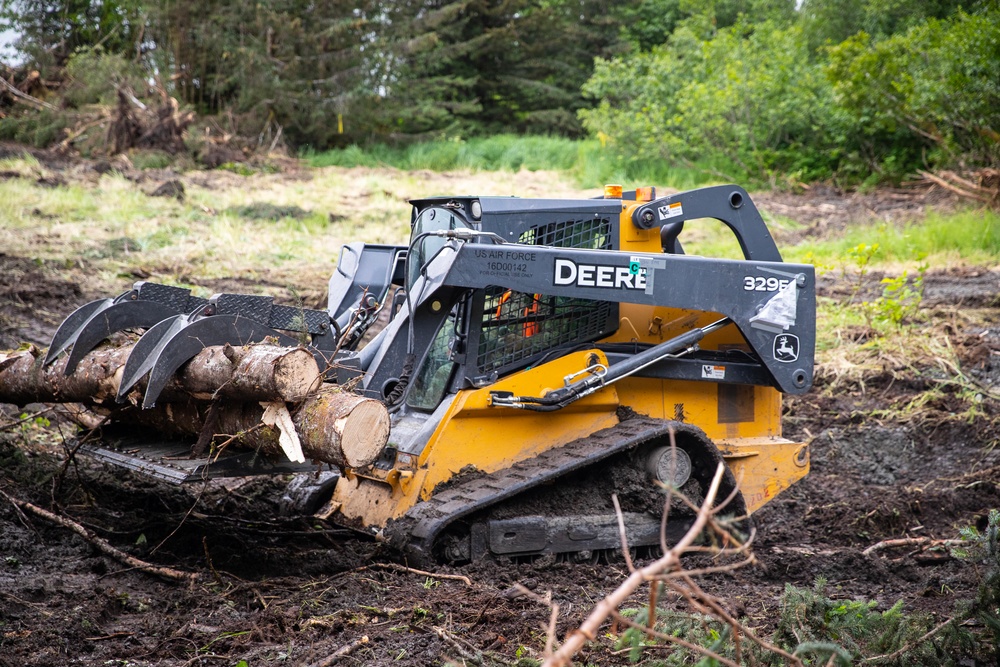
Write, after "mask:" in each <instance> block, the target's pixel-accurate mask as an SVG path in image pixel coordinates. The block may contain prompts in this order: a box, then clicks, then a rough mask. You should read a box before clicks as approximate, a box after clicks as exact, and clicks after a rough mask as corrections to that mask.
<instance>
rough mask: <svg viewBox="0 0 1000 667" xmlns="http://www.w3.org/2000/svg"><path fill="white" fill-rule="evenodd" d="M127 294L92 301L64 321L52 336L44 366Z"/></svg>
mask: <svg viewBox="0 0 1000 667" xmlns="http://www.w3.org/2000/svg"><path fill="white" fill-rule="evenodd" d="M125 294H128V292H124V293H122V294H120V295H119V296H118V297H116V298H114V299H97V300H96V301H91V302H90V303H86V304H84V305H82V306H80V307H79V308H77V309H76V310H74V311H73V312H72V313H70V314H69V315H68V316H67V317H66V319H65V320H63V321H62V324H60V325H59V328H58V329H56V333H55V335H54V336H52V342H51V343H49V351H48V353H47V354H46V355H45V361H44V362H43V363H44V365H46V366H48V365H49V364H51V363H52V362H53V361H55V360H56V358H57V357H58V356H59V355H60V354H62V353H63V352H65V351H66V350H67V349H68V348H69V346H70V345H72V344H73V343H74V342H76V339H77V336H79V335H80V330H81V329H82V328H83V327H84V326H85V325H86V324H87V322H89V321H90V319H91V318H92V317H93V316H94V315H96V314H98V313H100V312H102V311H104V310H107V309H108V308H110V307H111V306H113V305H114V304H115V302H116V301H118V299H120V298H121V297H122V296H124V295H125Z"/></svg>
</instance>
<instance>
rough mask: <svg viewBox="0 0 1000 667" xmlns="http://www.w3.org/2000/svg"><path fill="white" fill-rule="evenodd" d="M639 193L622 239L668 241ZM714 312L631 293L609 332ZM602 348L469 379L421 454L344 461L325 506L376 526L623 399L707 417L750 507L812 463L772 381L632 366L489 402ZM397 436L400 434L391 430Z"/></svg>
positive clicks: (701, 321)
mask: <svg viewBox="0 0 1000 667" xmlns="http://www.w3.org/2000/svg"><path fill="white" fill-rule="evenodd" d="M641 203H642V202H641V201H640V202H625V201H623V202H622V224H621V226H620V228H621V229H622V230H623V231H622V238H621V248H622V250H625V251H633V252H646V253H659V252H660V245H659V244H660V237H659V234H658V233H657V230H641V229H636V228H635V226H634V225H632V224H630V223H629V220H630V217H631V215H632V212H633V210H634V208H635V207H636V206H638V205H640V204H641ZM719 317H720V316H719V315H718V314H715V313H709V312H693V311H685V310H680V309H676V308H663V307H650V306H639V305H634V304H627V303H622V304H621V306H620V311H619V327H618V330H617V331H616V332H615V333H614V334H613V335H612V336H609V337H608V338H606V339H604V340H603V341H601V342H638V343H653V344H655V343H660V342H662V341H663V340H664V339H666V338H670V337H672V336H676V335H678V334H681V333H684V332H685V331H688V330H690V329H692V328H694V327H696V326H703V325H705V324H707V323H708V322H711V321H714V320H717V319H719ZM701 347H702V348H703V349H707V350H722V349H733V348H743V349H749V347H748V346H747V345H746V341H745V340H743V339H742V337H741V335H740V334H739V332H738V331H737V330H736V329H735V327H728V328H726V329H724V330H721V331H718V332H715V333H713V334H710V335H709V336H707V337H706V338H705V339H704V340H703V341H702V343H701ZM595 362H596V363H605V364H606V363H607V360H606V358H605V356H604V354H603V353H602V352H601V351H599V350H597V349H592V350H584V351H577V352H573V353H570V354H566V355H565V356H562V357H559V358H557V359H554V360H552V361H549V362H547V363H544V364H541V365H538V366H535V367H532V368H529V369H526V370H523V371H520V372H518V373H515V374H513V375H510V376H508V377H506V378H504V379H502V380H500V381H498V382H496V383H494V384H492V385H490V386H489V387H484V388H481V389H469V390H463V391H460V392H459V393H458V394H457V395H456V396H455V397H454V399H453V400H452V401H451V403H450V405H449V406H448V408H447V411H446V412H445V413H444V416H443V417H442V418H441V420H440V423H439V424H438V425H437V427H436V429H434V431H433V433H432V435H431V436H430V438H429V440H428V442H427V443H426V445H425V446H424V447H423V450H422V453H421V454H420V456H419V457H412V456H409V455H398V456H397V461H396V465H395V466H393V467H391V468H390V469H388V470H367V471H364V472H363V473H361V472H358V471H351V470H348V471H346V474H345V475H344V476H343V477H342V478H341V480H340V482H339V483H338V485H337V487H336V489H335V491H334V495H333V499H332V501H331V504H330V505H329V506H328V508H327V510H326V513H327V514H333V513H339V515H340V517H339V518H340V519H341V521H342V522H345V523H348V524H357V523H360V524H362V525H364V526H366V527H369V528H377V527H381V526H384V525H385V524H386V522H387V521H389V520H390V519H395V518H399V517H401V516H402V515H404V514H405V513H406V512H407V511H408V510H410V509H411V508H412V507H413V506H414V505H415V504H416V503H418V502H420V501H421V500H426V499H428V498H430V497H431V496H432V495H433V494H434V493H435V489H436V488H438V487H439V485H441V484H443V483H445V482H448V481H449V480H451V479H452V478H453V477H455V476H456V475H458V474H459V473H462V472H464V471H467V470H469V469H470V468H473V469H475V470H478V471H482V472H486V473H490V472H495V471H497V470H502V469H504V468H507V467H509V466H510V465H511V464H513V463H516V462H519V461H524V460H527V459H530V458H532V457H535V456H537V455H538V454H539V453H540V452H542V451H545V450H547V449H550V448H554V447H561V446H563V445H566V444H567V443H570V442H572V441H574V440H577V439H579V438H582V437H585V436H587V435H589V434H591V433H594V432H595V431H598V430H601V429H604V428H608V427H610V426H614V425H615V424H617V423H618V421H619V417H618V414H619V409H620V408H628V409H630V410H631V411H633V412H635V413H638V414H642V415H647V416H649V417H653V418H658V419H664V420H676V421H679V422H684V423H688V424H692V425H695V426H697V427H699V428H700V429H702V430H703V431H704V432H705V434H706V435H707V436H708V438H710V439H711V440H712V441H713V442H714V443H715V445H716V446H717V447H718V448H719V450H720V452H721V453H722V455H723V457H724V458H725V461H726V463H727V464H728V465H729V467H730V469H731V470H732V472H733V474H734V476H735V479H736V481H737V484H738V486H739V489H740V491H741V492H742V495H743V497H744V499H745V502H746V506H747V510H748V511H749V512H751V513H752V512H753V511H755V510H757V509H759V508H760V507H762V506H763V505H764V504H766V503H767V502H769V501H770V500H772V499H773V498H774V497H775V496H777V495H778V494H779V493H780V492H781V491H782V490H784V489H786V488H788V487H789V486H790V485H791V484H793V483H794V482H796V481H797V480H799V479H801V478H802V477H804V476H805V475H806V474H807V473H808V471H809V449H808V444H807V443H802V442H793V441H790V440H787V439H785V438H783V437H782V434H781V393H780V392H779V391H778V390H776V389H774V388H772V387H765V386H751V385H737V384H726V383H716V382H697V381H681V380H661V379H652V378H636V377H630V378H626V379H624V380H622V381H621V382H618V383H616V384H615V385H613V386H608V387H606V388H603V389H601V390H599V391H597V392H595V393H593V394H591V395H590V396H587V397H586V398H583V399H581V400H579V401H577V402H576V403H573V404H572V405H570V406H568V407H566V408H564V409H562V410H559V411H556V412H530V411H521V410H509V409H503V408H498V407H494V406H491V404H490V392H495V391H511V392H513V393H515V394H517V395H532V396H543V395H545V394H546V393H547V392H548V391H551V390H553V389H555V388H558V387H561V386H563V383H564V378H565V377H567V376H569V375H572V374H574V373H578V372H580V371H581V370H582V369H584V368H587V367H589V366H592V365H593V364H594V363H595ZM390 444H392V443H391V440H390Z"/></svg>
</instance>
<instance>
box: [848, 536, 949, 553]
mask: <svg viewBox="0 0 1000 667" xmlns="http://www.w3.org/2000/svg"><path fill="white" fill-rule="evenodd" d="M961 543H962V541H961V540H935V539H931V538H930V537H900V538H898V539H894V540H882V541H881V542H878V543H877V544H873V545H871V546H870V547H868V548H867V549H865V550H864V551H862V552H861V555H862V556H871V555H872V554H873V553H875V552H876V551H881V550H883V549H892V548H895V547H914V546H919V547H921V548H920V549H918V551H927V550H928V549H933V548H934V547H953V546H955V545H958V544H961Z"/></svg>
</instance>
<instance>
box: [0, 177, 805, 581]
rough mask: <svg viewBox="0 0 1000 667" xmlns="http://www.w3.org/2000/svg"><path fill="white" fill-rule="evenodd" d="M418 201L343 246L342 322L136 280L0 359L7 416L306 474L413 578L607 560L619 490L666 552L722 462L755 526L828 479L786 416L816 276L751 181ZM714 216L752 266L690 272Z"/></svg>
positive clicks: (801, 385) (315, 491)
mask: <svg viewBox="0 0 1000 667" xmlns="http://www.w3.org/2000/svg"><path fill="white" fill-rule="evenodd" d="M412 205H413V208H412V217H411V235H410V239H409V243H408V244H407V245H405V246H388V245H366V244H363V243H352V244H349V245H347V246H345V247H344V248H343V251H342V253H341V256H340V259H339V263H338V266H337V269H336V271H335V272H334V274H333V276H332V278H331V279H330V285H329V303H328V307H327V309H326V310H308V309H302V308H296V307H292V306H285V305H278V304H275V303H273V301H272V299H270V298H268V297H263V296H249V295H238V294H217V295H215V296H213V297H211V298H209V299H202V298H199V297H196V296H193V295H192V294H191V293H190V291H188V290H185V289H182V288H179V287H173V286H169V285H161V284H156V283H151V282H140V283H136V284H135V285H134V286H133V287H132V288H131V289H128V290H126V291H125V292H123V293H122V294H120V295H118V296H117V297H114V298H108V299H101V300H98V301H95V302H92V303H89V304H86V305H84V306H82V307H80V308H79V309H77V310H76V311H75V312H73V313H72V314H70V315H69V316H68V317H67V318H66V320H65V321H64V322H63V324H62V325H61V326H60V328H59V329H58V331H57V333H56V335H55V337H54V339H53V341H52V343H51V346H50V348H49V350H48V352H47V354H44V355H43V354H41V353H38V354H35V355H31V354H21V355H12V356H8V357H7V358H6V359H4V360H2V361H0V402H14V403H26V402H31V401H49V402H53V401H62V402H77V403H82V404H84V405H85V407H86V410H85V411H83V412H82V413H81V416H86V417H88V418H89V419H90V422H89V423H90V424H91V426H96V427H97V428H98V432H99V434H100V437H99V438H88V439H87V440H86V442H84V443H83V444H82V445H81V448H80V451H81V452H82V453H85V454H87V455H89V456H92V457H95V458H97V459H99V460H100V461H104V462H106V463H108V464H111V465H115V466H120V467H124V468H127V469H130V470H133V471H135V472H137V473H140V474H145V475H151V476H153V477H156V478H159V479H161V480H164V481H167V482H173V483H187V482H193V481H198V480H203V479H206V478H209V477H212V476H221V475H251V474H281V475H287V474H289V473H298V474H299V477H297V478H295V482H294V483H293V485H292V486H293V489H292V491H290V494H289V498H291V499H293V500H294V501H295V502H298V503H299V508H300V509H301V507H303V506H305V505H310V506H309V510H310V511H315V512H317V513H319V514H320V515H321V516H322V517H324V518H326V519H328V520H329V521H331V522H334V523H336V524H340V525H343V526H347V527H350V528H352V529H354V530H356V531H359V532H362V533H366V534H369V535H373V536H375V537H376V538H378V539H382V540H386V541H388V542H391V543H392V544H395V545H396V546H398V547H399V548H400V549H402V550H404V551H405V552H406V554H407V556H408V558H409V559H411V561H413V562H434V561H449V562H466V561H470V560H477V559H481V558H489V557H521V556H528V557H530V556H534V555H536V554H567V555H570V556H572V557H574V558H590V557H593V555H594V554H599V553H601V552H602V551H605V550H609V549H615V548H617V547H619V546H620V538H619V534H618V529H617V518H616V513H615V510H614V509H613V506H612V503H611V495H612V494H617V497H618V499H619V500H620V501H621V506H622V512H623V516H624V518H625V523H626V526H627V531H628V538H629V543H630V544H631V545H633V546H641V545H654V546H655V545H658V544H660V530H661V529H660V516H661V512H662V510H663V503H664V494H663V489H664V487H665V486H670V487H671V488H675V489H679V490H681V491H682V492H683V493H684V494H685V495H686V496H688V497H689V498H691V499H692V500H693V501H695V502H698V501H699V500H700V499H701V498H702V497H703V494H704V492H705V491H706V490H707V484H708V482H709V481H710V480H711V478H712V476H713V475H714V473H715V471H716V469H717V467H718V464H719V463H720V462H724V464H725V476H724V480H723V487H722V490H721V492H720V493H719V498H720V499H727V500H728V504H727V505H726V507H725V510H724V511H725V512H726V513H728V514H731V515H732V516H734V517H744V516H747V515H750V514H752V513H753V512H754V511H756V510H757V509H759V508H760V507H762V506H763V505H764V504H766V503H767V502H769V501H770V500H771V499H773V498H774V497H775V496H776V495H778V494H779V493H780V492H781V491H782V490H783V489H786V488H787V487H788V486H789V485H791V484H793V483H794V482H795V481H796V480H798V479H800V478H802V477H803V476H804V475H805V474H806V473H807V471H808V468H809V451H808V446H807V444H806V443H802V442H795V441H791V440H788V439H786V438H784V437H782V431H781V403H782V394H783V393H791V394H801V393H803V392H805V391H807V390H808V389H809V387H810V385H811V383H812V375H813V352H814V342H815V313H816V311H815V276H814V271H813V267H811V266H808V265H801V264H790V263H786V262H783V261H782V259H781V255H780V254H779V252H778V249H777V248H776V247H775V243H774V240H773V239H772V237H771V234H770V233H769V232H768V229H767V227H766V225H765V224H764V221H763V220H762V218H761V216H760V214H759V212H758V210H757V208H756V207H755V205H754V204H753V202H752V201H751V199H750V197H749V196H748V195H747V193H746V192H745V191H744V190H743V189H742V188H740V187H737V186H732V185H729V186H718V187H708V188H701V189H696V190H691V191H688V192H682V193H678V194H671V195H667V196H661V197H658V196H657V194H656V192H655V190H654V189H653V188H641V189H638V190H636V191H633V192H626V193H622V192H621V189H620V188H617V189H616V188H614V187H609V188H608V189H607V190H606V193H605V196H604V197H602V198H596V199H565V200H563V199H522V198H515V197H473V196H447V197H432V198H427V199H419V200H415V201H413V202H412ZM704 219H714V220H718V221H721V222H722V223H724V224H725V226H727V227H728V229H729V230H731V231H732V233H733V235H734V237H735V240H736V241H737V242H738V244H739V247H740V249H741V251H742V255H743V257H742V259H721V258H712V257H700V256H693V255H688V254H685V252H684V247H683V243H684V228H685V225H687V227H688V229H689V230H690V228H691V227H692V226H693V225H697V224H701V221H702V220H704ZM689 245H690V244H689ZM296 489H297V491H296ZM296 493H297V494H298V496H296ZM684 522H685V517H684V515H683V513H677V514H672V515H671V520H670V527H672V528H673V529H674V530H678V529H683V528H684V527H685V525H684Z"/></svg>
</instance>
